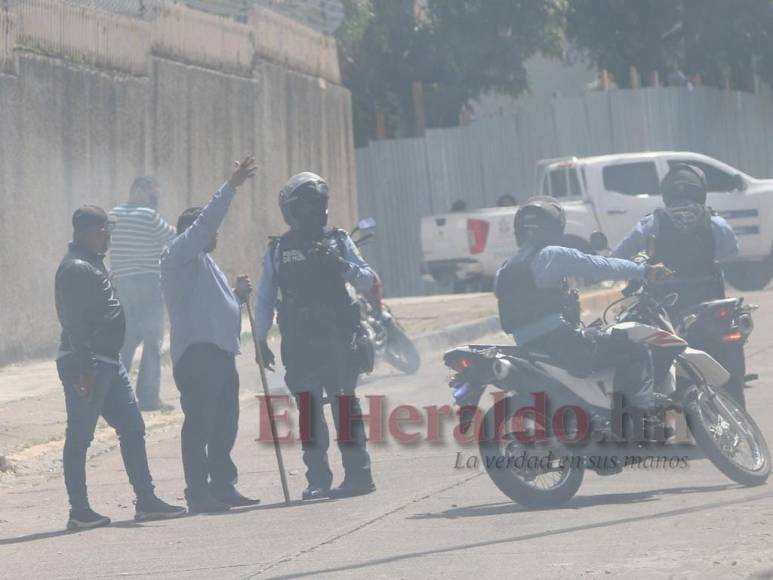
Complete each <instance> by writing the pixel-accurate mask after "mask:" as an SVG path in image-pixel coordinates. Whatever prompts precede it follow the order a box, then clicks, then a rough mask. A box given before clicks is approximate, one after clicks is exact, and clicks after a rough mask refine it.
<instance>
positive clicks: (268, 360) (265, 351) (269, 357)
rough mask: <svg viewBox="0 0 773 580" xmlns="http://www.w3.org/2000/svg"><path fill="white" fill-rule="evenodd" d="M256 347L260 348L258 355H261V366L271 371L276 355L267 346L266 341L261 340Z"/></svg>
mask: <svg viewBox="0 0 773 580" xmlns="http://www.w3.org/2000/svg"><path fill="white" fill-rule="evenodd" d="M258 347H259V348H260V356H261V357H263V366H264V367H265V368H267V369H268V370H270V371H273V370H274V364H275V363H276V357H275V356H274V353H273V352H272V351H271V348H270V347H269V346H268V341H265V340H261V341H260V342H259V343H258Z"/></svg>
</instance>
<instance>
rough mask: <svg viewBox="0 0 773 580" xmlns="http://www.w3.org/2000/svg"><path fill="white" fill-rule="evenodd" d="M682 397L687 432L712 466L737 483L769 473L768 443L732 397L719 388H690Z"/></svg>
mask: <svg viewBox="0 0 773 580" xmlns="http://www.w3.org/2000/svg"><path fill="white" fill-rule="evenodd" d="M684 400H685V416H686V418H687V424H688V426H689V427H690V431H691V432H692V434H693V437H695V441H696V443H697V444H698V446H699V447H700V448H701V449H702V450H703V452H704V453H705V454H706V456H707V457H708V458H709V460H711V462H712V463H713V464H714V466H715V467H716V468H717V469H719V470H720V471H721V472H722V473H724V474H725V475H726V476H727V477H729V478H730V479H732V480H733V481H735V482H737V483H740V484H741V485H747V486H756V485H762V484H764V483H765V482H766V481H767V479H768V476H769V475H770V451H769V450H768V444H767V442H766V441H765V437H764V435H763V434H762V431H760V428H759V427H758V426H757V423H755V422H754V419H752V418H751V416H749V414H748V413H747V412H746V411H744V410H743V409H741V408H740V407H739V405H738V403H737V402H736V401H735V399H734V398H733V397H732V396H730V395H729V394H727V393H726V392H725V391H724V390H722V389H716V390H703V389H699V388H698V387H691V388H690V390H689V391H688V392H687V393H686V394H685V399H684ZM742 454H744V455H746V456H748V458H742V457H741V455H742Z"/></svg>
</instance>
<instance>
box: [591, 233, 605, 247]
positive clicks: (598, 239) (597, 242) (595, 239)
mask: <svg viewBox="0 0 773 580" xmlns="http://www.w3.org/2000/svg"><path fill="white" fill-rule="evenodd" d="M590 247H591V249H592V250H593V251H594V252H603V251H604V250H606V249H607V248H609V240H608V239H607V236H605V235H604V234H603V233H602V232H593V233H592V234H591V235H590Z"/></svg>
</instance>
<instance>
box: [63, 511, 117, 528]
mask: <svg viewBox="0 0 773 580" xmlns="http://www.w3.org/2000/svg"><path fill="white" fill-rule="evenodd" d="M107 525H110V518H108V517H107V516H102V515H100V514H98V513H97V512H95V511H94V510H93V509H91V508H81V509H71V510H70V519H68V520H67V529H68V530H90V529H91V528H101V527H103V526H107Z"/></svg>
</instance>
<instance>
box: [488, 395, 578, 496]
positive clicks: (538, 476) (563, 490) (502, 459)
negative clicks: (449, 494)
mask: <svg viewBox="0 0 773 580" xmlns="http://www.w3.org/2000/svg"><path fill="white" fill-rule="evenodd" d="M524 404H528V403H524ZM499 405H504V407H505V410H504V413H503V412H502V410H500V411H499V412H497V411H496V409H497V408H498V406H499ZM522 406H523V405H517V404H515V402H514V400H513V399H512V398H511V397H509V398H507V399H503V400H501V401H499V402H498V403H497V404H496V405H495V406H494V407H492V408H491V409H489V410H488V412H487V413H486V415H485V417H484V420H483V423H482V424H481V429H480V433H479V438H478V449H479V452H480V457H481V461H482V462H483V467H484V468H485V469H486V473H487V474H488V476H489V477H490V478H491V481H492V482H493V483H494V485H496V486H497V488H498V489H499V491H501V492H502V493H504V494H505V495H506V496H507V497H509V498H510V499H511V500H513V501H514V502H516V503H518V504H521V505H522V506H525V507H528V508H532V509H549V508H555V507H559V506H561V505H563V504H565V503H566V502H568V501H569V500H570V499H572V498H573V497H574V496H575V494H576V493H577V490H579V489H580V486H581V485H582V480H583V477H584V475H585V467H584V462H583V458H582V457H569V456H568V454H567V453H566V449H565V448H563V447H562V446H560V445H559V444H558V443H557V442H554V441H550V442H548V443H547V445H546V446H543V445H525V444H523V443H520V442H519V441H518V440H517V438H516V437H515V435H514V433H508V431H509V429H507V428H504V429H503V431H502V434H501V436H500V437H495V436H494V432H495V431H494V425H495V421H496V418H497V417H503V418H504V421H503V425H505V426H508V427H509V426H510V425H511V421H510V417H512V415H513V414H514V413H515V412H516V411H517V410H518V409H519V408H521V407H522ZM537 420H538V421H539V420H540V419H539V418H537ZM543 420H544V418H543ZM548 451H549V452H552V453H553V454H554V456H556V457H558V458H561V459H563V458H567V457H568V459H569V461H567V462H566V464H565V465H564V466H563V467H561V466H560V465H559V464H558V463H556V461H554V462H552V463H547V462H546V463H547V465H546V468H545V469H534V468H528V467H524V468H518V467H517V465H516V463H517V461H515V459H516V458H518V457H522V456H523V454H524V453H525V454H526V456H528V457H534V458H539V457H545V456H546V455H547V453H546V452H548ZM575 460H578V461H575ZM578 463H579V465H578Z"/></svg>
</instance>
